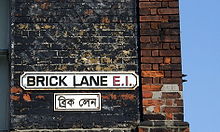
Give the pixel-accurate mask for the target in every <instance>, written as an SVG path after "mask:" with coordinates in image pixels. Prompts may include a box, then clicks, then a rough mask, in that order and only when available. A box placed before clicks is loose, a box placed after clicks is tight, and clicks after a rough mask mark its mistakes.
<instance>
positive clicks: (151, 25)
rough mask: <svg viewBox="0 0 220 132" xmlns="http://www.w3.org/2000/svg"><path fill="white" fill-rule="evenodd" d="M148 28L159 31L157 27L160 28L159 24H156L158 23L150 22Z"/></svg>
mask: <svg viewBox="0 0 220 132" xmlns="http://www.w3.org/2000/svg"><path fill="white" fill-rule="evenodd" d="M150 27H151V28H152V29H154V30H157V29H159V27H160V23H158V22H152V23H151V24H150Z"/></svg>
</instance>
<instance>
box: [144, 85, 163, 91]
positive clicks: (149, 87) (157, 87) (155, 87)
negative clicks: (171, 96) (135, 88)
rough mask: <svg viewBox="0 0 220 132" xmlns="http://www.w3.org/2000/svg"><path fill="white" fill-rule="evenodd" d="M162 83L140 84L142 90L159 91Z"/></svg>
mask: <svg viewBox="0 0 220 132" xmlns="http://www.w3.org/2000/svg"><path fill="white" fill-rule="evenodd" d="M161 88H162V85H142V91H161Z"/></svg>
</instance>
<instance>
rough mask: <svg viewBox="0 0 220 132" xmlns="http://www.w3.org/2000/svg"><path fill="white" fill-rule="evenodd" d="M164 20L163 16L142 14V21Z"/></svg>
mask: <svg viewBox="0 0 220 132" xmlns="http://www.w3.org/2000/svg"><path fill="white" fill-rule="evenodd" d="M163 20H164V19H163V17H162V16H140V22H161V21H163Z"/></svg>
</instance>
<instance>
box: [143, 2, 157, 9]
mask: <svg viewBox="0 0 220 132" xmlns="http://www.w3.org/2000/svg"><path fill="white" fill-rule="evenodd" d="M139 7H140V8H149V7H161V2H140V3H139Z"/></svg>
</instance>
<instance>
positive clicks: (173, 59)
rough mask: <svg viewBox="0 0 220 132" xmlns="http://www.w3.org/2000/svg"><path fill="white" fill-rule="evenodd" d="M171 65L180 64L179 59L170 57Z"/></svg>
mask: <svg viewBox="0 0 220 132" xmlns="http://www.w3.org/2000/svg"><path fill="white" fill-rule="evenodd" d="M171 63H181V57H171Z"/></svg>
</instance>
